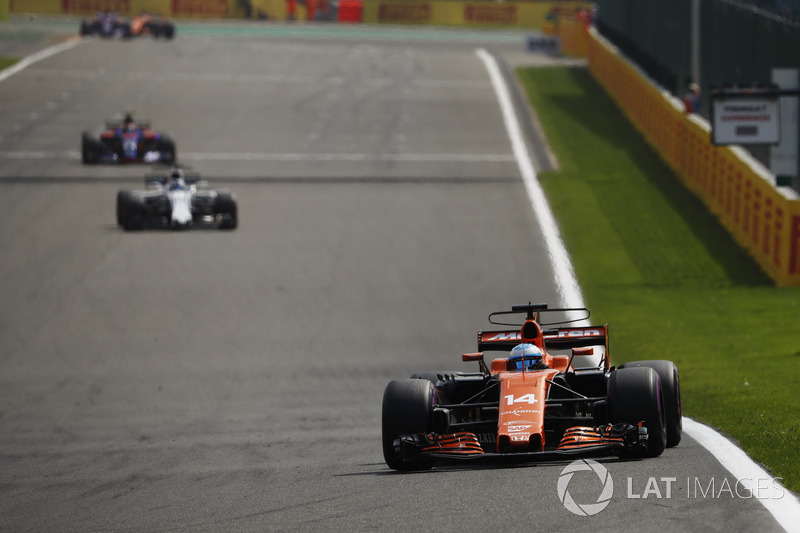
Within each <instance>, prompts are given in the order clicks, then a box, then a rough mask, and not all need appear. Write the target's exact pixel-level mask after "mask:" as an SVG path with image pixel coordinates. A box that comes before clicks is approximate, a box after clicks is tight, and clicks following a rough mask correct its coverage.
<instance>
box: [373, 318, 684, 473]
mask: <svg viewBox="0 0 800 533" xmlns="http://www.w3.org/2000/svg"><path fill="white" fill-rule="evenodd" d="M589 314H590V313H589V310H588V309H586V308H559V309H548V306H547V305H546V304H527V305H520V306H513V307H512V310H511V311H499V312H496V313H492V314H490V315H489V321H490V322H492V323H493V324H497V325H504V326H514V329H504V330H499V331H481V332H479V333H478V352H475V353H467V354H463V355H462V360H463V361H471V362H476V363H477V364H478V367H479V368H478V371H477V372H462V371H439V372H422V373H418V374H414V375H412V376H411V378H410V379H400V380H394V381H391V382H390V383H389V384H388V386H387V387H386V390H385V392H384V395H383V414H382V441H383V456H384V459H385V460H386V464H387V465H388V466H389V467H390V468H392V469H394V470H401V471H405V470H424V469H428V468H431V467H432V466H433V465H434V464H437V463H443V462H457V461H487V462H490V461H496V462H533V461H542V460H552V459H562V460H563V459H567V458H569V457H571V456H593V457H602V456H618V457H621V458H635V457H656V456H658V455H661V453H662V452H663V451H664V449H665V448H666V447H672V446H676V445H677V444H678V443H679V442H680V440H681V435H682V426H681V416H682V413H681V398H680V384H679V379H678V369H677V367H676V366H675V364H674V363H672V362H671V361H639V362H635V363H625V364H623V365H620V366H618V367H616V368H615V367H612V366H611V365H610V363H609V353H608V325H603V326H578V325H576V323H578V322H580V323H583V322H584V321H585V320H586V319H588V318H589ZM506 315H518V316H517V317H516V320H514V321H513V322H506V321H507V320H509V319H508V318H505V316H506ZM522 315H524V319H523V316H522ZM576 315H577V316H579V318H576ZM500 320H502V321H500ZM520 321H521V323H520ZM492 351H502V352H503V355H502V356H501V357H496V358H494V359H492V360H491V361H490V362H489V363H487V362H486V361H485V352H492Z"/></svg>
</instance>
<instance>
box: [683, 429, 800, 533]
mask: <svg viewBox="0 0 800 533" xmlns="http://www.w3.org/2000/svg"><path fill="white" fill-rule="evenodd" d="M683 430H684V431H685V432H686V433H687V434H689V435H690V436H691V437H692V438H693V439H695V440H696V441H698V442H699V443H700V444H701V445H702V446H703V447H704V448H705V449H707V450H708V451H709V452H711V454H712V455H713V456H714V457H715V458H716V459H717V461H719V462H720V463H721V464H722V466H724V467H725V468H726V469H727V470H728V472H730V473H731V474H733V475H734V476H735V477H736V480H737V482H738V483H739V484H740V485H741V487H742V488H743V489H746V490H749V491H750V494H755V495H756V496H757V498H758V501H760V502H761V504H762V505H763V506H764V507H766V508H767V510H768V511H769V512H770V513H771V514H772V516H774V517H775V520H777V521H778V523H779V524H780V525H781V526H782V527H783V528H784V529H785V530H786V531H790V532H800V501H798V500H797V497H796V496H795V495H794V494H792V493H791V492H789V491H788V490H787V489H786V488H784V487H783V486H782V485H780V483H777V481H775V482H773V476H772V475H771V474H770V473H769V472H767V471H766V470H764V469H763V468H762V467H760V466H758V465H757V464H756V463H755V462H754V461H753V460H752V459H750V457H748V456H747V454H746V453H744V452H743V451H742V450H741V449H740V448H739V447H738V446H736V445H735V444H734V443H732V442H731V441H730V440H728V439H726V438H725V437H723V436H722V435H720V434H719V433H717V432H716V431H714V430H713V429H711V428H710V427H708V426H706V425H704V424H701V423H699V422H696V421H695V420H692V419H691V418H686V417H683Z"/></svg>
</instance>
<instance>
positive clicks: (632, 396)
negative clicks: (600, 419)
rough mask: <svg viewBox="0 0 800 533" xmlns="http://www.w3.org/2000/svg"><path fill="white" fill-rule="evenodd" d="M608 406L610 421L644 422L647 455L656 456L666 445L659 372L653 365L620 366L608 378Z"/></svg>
mask: <svg viewBox="0 0 800 533" xmlns="http://www.w3.org/2000/svg"><path fill="white" fill-rule="evenodd" d="M608 409H609V415H610V418H611V423H612V424H617V423H621V422H625V423H628V424H637V423H639V422H642V421H643V422H644V423H645V425H646V426H647V435H648V437H647V447H646V448H647V451H646V453H645V455H646V456H647V457H658V456H659V455H661V454H662V453H663V452H664V448H666V445H667V428H666V415H665V412H664V398H663V394H662V392H661V383H660V380H659V378H658V374H657V373H656V371H655V370H653V369H652V368H647V367H633V368H621V369H618V370H615V371H614V372H612V373H611V375H610V376H609V379H608Z"/></svg>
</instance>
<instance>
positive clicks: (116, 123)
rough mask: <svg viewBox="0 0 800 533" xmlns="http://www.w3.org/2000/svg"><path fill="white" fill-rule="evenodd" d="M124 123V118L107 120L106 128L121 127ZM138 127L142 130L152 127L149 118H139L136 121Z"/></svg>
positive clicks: (114, 128)
mask: <svg viewBox="0 0 800 533" xmlns="http://www.w3.org/2000/svg"><path fill="white" fill-rule="evenodd" d="M122 125H123V121H122V120H116V119H111V120H106V129H107V130H116V129H119V128H121V127H122ZM136 128H137V129H140V130H149V129H150V121H149V120H137V121H136Z"/></svg>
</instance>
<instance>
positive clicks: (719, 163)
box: [588, 29, 800, 286]
mask: <svg viewBox="0 0 800 533" xmlns="http://www.w3.org/2000/svg"><path fill="white" fill-rule="evenodd" d="M588 61H589V69H590V71H591V73H592V75H593V76H594V77H595V79H597V81H598V82H599V83H600V84H601V85H602V86H603V87H604V88H605V89H606V91H607V92H608V93H609V95H611V97H612V98H613V99H614V100H615V101H616V102H617V104H618V105H619V106H620V108H621V109H622V110H623V111H624V112H625V114H626V115H627V116H628V119H629V120H630V121H631V122H632V123H633V124H634V126H635V127H636V128H637V129H638V130H639V131H640V132H641V133H642V134H643V135H644V137H645V138H646V139H647V140H648V142H649V143H650V144H651V145H652V146H653V147H654V148H655V149H656V150H657V151H658V152H659V154H660V155H661V157H662V158H663V159H664V161H665V162H666V163H667V164H668V165H669V166H670V167H671V168H672V169H673V170H674V171H675V172H676V173H677V174H678V176H679V177H680V179H681V180H682V181H683V183H684V185H685V186H686V187H688V188H689V189H690V190H691V191H693V192H694V193H695V194H696V195H697V196H698V197H699V198H700V199H701V200H702V201H703V203H704V204H705V205H706V207H708V209H709V210H710V211H711V212H712V213H713V214H714V215H716V216H717V217H718V218H719V220H720V221H721V222H722V224H723V225H724V226H725V227H726V228H727V229H728V231H729V232H730V234H731V235H732V236H733V238H734V239H735V240H736V242H738V243H739V244H740V245H741V246H742V247H743V248H744V249H745V250H747V251H748V253H749V254H750V255H751V256H752V257H753V258H754V259H755V260H756V262H758V264H759V265H760V266H761V268H762V269H763V270H764V271H765V272H766V273H767V274H768V275H769V276H770V277H771V278H772V279H773V280H774V281H775V283H776V284H777V285H779V286H800V198H799V197H798V194H797V192H796V191H794V190H793V189H791V188H789V187H778V186H776V185H775V183H776V177H775V175H773V174H772V173H771V172H770V171H769V170H768V169H767V168H766V167H764V165H762V164H761V163H760V162H759V161H757V160H756V159H755V158H753V157H752V156H751V155H750V154H749V153H748V152H746V151H745V150H743V149H742V148H741V147H737V146H714V145H713V144H712V142H711V129H710V126H709V124H708V123H707V122H706V121H705V120H703V119H702V118H701V117H699V116H696V115H687V114H686V113H685V112H684V107H683V104H682V103H681V102H680V101H679V100H678V99H677V98H675V97H674V96H672V95H671V94H670V93H668V92H667V91H665V90H663V89H661V88H659V87H658V86H657V85H656V84H655V83H654V82H652V81H651V80H650V79H649V78H647V77H646V76H645V75H644V73H643V72H642V71H640V70H639V69H637V68H636V66H635V65H633V64H632V63H631V62H629V61H628V60H627V59H626V58H625V57H624V56H622V54H620V53H619V51H618V50H617V49H616V47H614V46H613V45H612V44H610V43H609V42H608V41H607V40H606V39H604V38H603V37H602V36H601V35H600V34H599V33H597V31H595V30H594V29H592V30H591V31H590V33H589V39H588Z"/></svg>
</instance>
